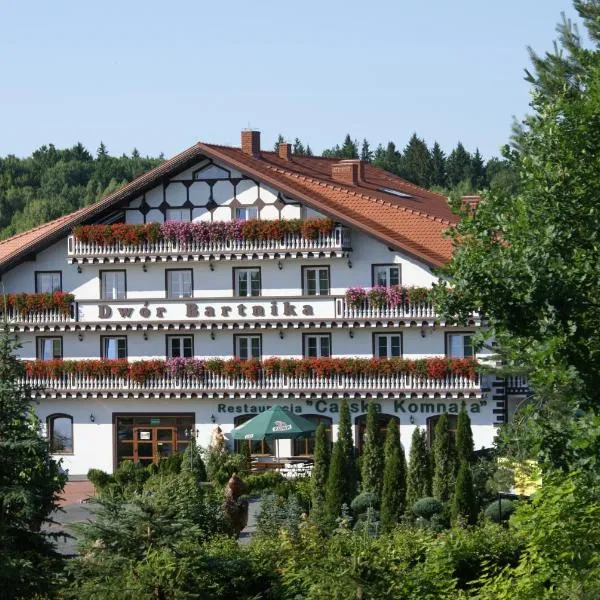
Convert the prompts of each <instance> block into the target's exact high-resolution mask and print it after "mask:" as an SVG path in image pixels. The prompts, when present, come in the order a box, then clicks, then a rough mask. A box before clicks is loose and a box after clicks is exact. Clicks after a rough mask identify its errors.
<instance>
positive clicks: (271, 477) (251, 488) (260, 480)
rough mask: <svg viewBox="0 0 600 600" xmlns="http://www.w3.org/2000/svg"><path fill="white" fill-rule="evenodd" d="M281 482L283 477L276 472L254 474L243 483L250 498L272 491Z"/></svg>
mask: <svg viewBox="0 0 600 600" xmlns="http://www.w3.org/2000/svg"><path fill="white" fill-rule="evenodd" d="M283 481H285V478H284V476H283V475H282V474H281V473H278V472H277V471H266V472H265V473H255V474H252V475H248V476H247V477H245V478H244V482H245V483H246V485H247V486H248V495H250V496H252V495H255V494H257V493H259V492H263V491H265V490H270V491H274V490H275V488H276V487H277V486H278V485H279V484H280V483H282V482H283Z"/></svg>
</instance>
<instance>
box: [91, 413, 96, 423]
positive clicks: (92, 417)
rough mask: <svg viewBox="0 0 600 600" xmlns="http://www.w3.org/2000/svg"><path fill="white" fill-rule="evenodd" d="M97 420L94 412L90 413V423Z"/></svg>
mask: <svg viewBox="0 0 600 600" xmlns="http://www.w3.org/2000/svg"><path fill="white" fill-rule="evenodd" d="M95 422H96V417H95V416H94V413H91V414H90V423H95Z"/></svg>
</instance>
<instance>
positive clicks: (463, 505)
mask: <svg viewBox="0 0 600 600" xmlns="http://www.w3.org/2000/svg"><path fill="white" fill-rule="evenodd" d="M459 519H464V521H466V522H467V523H468V524H469V525H474V524H475V522H476V520H477V504H476V500H475V491H474V489H473V475H472V473H471V467H470V465H469V463H468V462H467V461H466V460H463V461H461V463H460V468H459V469H458V475H457V477H456V486H455V489H454V497H453V499H452V520H453V521H457V520H459Z"/></svg>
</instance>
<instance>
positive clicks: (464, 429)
mask: <svg viewBox="0 0 600 600" xmlns="http://www.w3.org/2000/svg"><path fill="white" fill-rule="evenodd" d="M456 460H457V462H458V463H459V464H460V462H461V461H463V460H464V461H466V462H467V463H468V464H471V463H473V462H474V460H475V453H474V449H473V432H472V430H471V419H470V418H469V415H468V414H467V411H466V410H465V407H464V406H463V407H462V408H461V410H460V412H459V413H458V420H457V423H456Z"/></svg>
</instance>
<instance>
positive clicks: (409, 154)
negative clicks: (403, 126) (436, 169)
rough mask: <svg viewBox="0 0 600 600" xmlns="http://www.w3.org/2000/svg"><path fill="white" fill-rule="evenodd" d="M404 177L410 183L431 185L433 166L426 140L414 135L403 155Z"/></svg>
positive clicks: (424, 185) (423, 185)
mask: <svg viewBox="0 0 600 600" xmlns="http://www.w3.org/2000/svg"><path fill="white" fill-rule="evenodd" d="M401 164H402V171H401V174H402V177H404V178H405V179H408V181H410V182H412V183H414V184H416V185H420V186H421V187H427V186H429V185H430V184H431V180H432V175H433V165H432V161H431V154H430V152H429V148H428V147H427V144H426V143H425V140H422V139H421V138H419V137H417V134H416V133H413V134H412V136H411V138H410V140H409V141H408V144H407V145H406V148H404V153H403V155H402V163H401Z"/></svg>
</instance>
